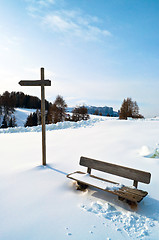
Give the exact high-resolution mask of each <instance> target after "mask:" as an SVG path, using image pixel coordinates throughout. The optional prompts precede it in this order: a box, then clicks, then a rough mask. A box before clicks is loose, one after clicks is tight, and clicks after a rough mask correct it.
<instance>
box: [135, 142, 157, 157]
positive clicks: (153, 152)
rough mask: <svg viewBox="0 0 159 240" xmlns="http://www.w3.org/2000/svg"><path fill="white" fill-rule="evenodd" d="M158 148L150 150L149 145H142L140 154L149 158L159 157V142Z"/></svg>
mask: <svg viewBox="0 0 159 240" xmlns="http://www.w3.org/2000/svg"><path fill="white" fill-rule="evenodd" d="M156 145H157V146H156V148H154V149H152V150H150V149H149V147H147V146H142V148H141V149H140V150H139V154H140V155H141V156H143V157H147V158H159V144H156Z"/></svg>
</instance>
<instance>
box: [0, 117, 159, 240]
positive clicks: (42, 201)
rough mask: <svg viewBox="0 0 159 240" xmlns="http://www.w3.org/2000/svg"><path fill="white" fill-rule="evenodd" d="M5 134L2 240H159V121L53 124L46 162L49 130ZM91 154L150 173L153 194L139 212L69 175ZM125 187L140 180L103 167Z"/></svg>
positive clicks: (1, 138) (1, 139)
mask: <svg viewBox="0 0 159 240" xmlns="http://www.w3.org/2000/svg"><path fill="white" fill-rule="evenodd" d="M17 129H18V130H17V132H16V133H11V132H13V131H12V130H11V129H10V130H8V133H4V132H2V131H1V132H0V153H1V158H0V193H1V197H0V240H15V239H16V240H21V239H23V240H33V239H34V240H37V239H38V240H43V239H47V240H52V239H53V240H66V239H70V240H91V239H92V240H108V239H109V240H110V239H111V240H114V239H119V240H121V239H152V240H157V239H159V237H158V236H159V191H158V186H159V178H158V172H159V158H158V155H157V154H156V155H154V153H156V151H157V152H158V144H159V119H155V121H154V119H148V120H128V121H120V120H118V119H115V118H114V119H113V118H100V117H98V118H96V117H94V118H92V119H90V120H89V121H88V122H81V123H76V124H75V123H74V124H73V125H71V123H67V122H66V123H61V125H60V124H56V125H49V126H47V134H46V135H47V166H46V167H44V166H42V165H41V162H42V160H41V132H39V131H37V127H34V128H31V131H23V130H22V129H23V128H17ZM80 156H86V157H90V158H94V159H99V160H102V161H107V162H111V163H115V164H119V165H124V166H127V167H132V168H136V169H139V170H143V171H148V172H150V173H151V174H152V176H151V182H150V184H148V185H147V184H142V183H139V189H142V190H145V191H148V193H149V195H148V196H147V197H145V198H144V200H143V201H142V202H140V203H139V204H138V208H137V210H136V211H133V210H131V209H130V207H129V206H128V205H127V204H126V203H124V202H121V201H119V200H118V198H117V197H116V196H115V195H112V194H110V193H106V192H102V191H99V190H97V189H94V188H89V189H88V190H86V191H85V192H81V191H76V188H75V184H74V182H73V181H71V180H70V179H68V178H66V175H67V174H68V173H71V172H74V171H76V170H82V171H86V169H85V168H84V167H82V166H79V159H80ZM96 174H98V176H101V177H106V178H109V179H111V180H114V181H117V182H120V183H121V184H125V185H132V181H130V180H127V179H120V180H119V177H117V176H113V175H109V176H108V174H104V173H102V172H96Z"/></svg>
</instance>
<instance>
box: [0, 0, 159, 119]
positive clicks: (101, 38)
mask: <svg viewBox="0 0 159 240" xmlns="http://www.w3.org/2000/svg"><path fill="white" fill-rule="evenodd" d="M0 4H1V5H0V36H1V38H0V75H1V91H0V93H1V94H2V93H3V92H4V91H5V90H8V91H23V92H25V93H27V94H32V95H37V96H39V97H40V89H39V88H38V87H21V86H19V85H18V82H19V81H20V80H21V79H39V78H40V67H44V68H45V78H46V79H48V78H49V79H50V80H52V86H51V87H47V88H46V98H47V99H48V100H50V101H54V99H55V97H56V96H57V94H60V95H62V96H63V97H64V99H65V100H66V102H67V104H68V105H70V106H75V105H77V104H81V103H85V104H88V105H95V106H105V105H107V106H112V107H113V108H114V109H115V110H118V109H119V108H120V106H121V104H122V101H123V99H124V98H127V97H131V98H132V99H133V100H136V101H137V103H138V105H139V108H140V112H141V114H143V115H144V116H154V115H159V106H158V103H159V94H158V89H159V81H158V79H159V1H158V0H151V1H150V0H99V1H97V0H78V1H77V0H15V1H12V0H5V1H3V0H0Z"/></svg>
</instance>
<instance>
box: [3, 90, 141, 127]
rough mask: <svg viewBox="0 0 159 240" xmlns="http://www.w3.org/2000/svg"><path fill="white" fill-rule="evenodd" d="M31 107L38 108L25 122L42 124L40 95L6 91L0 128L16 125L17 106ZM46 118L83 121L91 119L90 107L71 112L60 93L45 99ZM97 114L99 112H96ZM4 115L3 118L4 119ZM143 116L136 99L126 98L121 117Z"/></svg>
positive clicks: (50, 119) (121, 109) (47, 121)
mask: <svg viewBox="0 0 159 240" xmlns="http://www.w3.org/2000/svg"><path fill="white" fill-rule="evenodd" d="M17 107H19V108H30V109H37V110H36V112H34V113H31V114H30V115H29V116H28V118H27V120H26V123H25V125H24V126H25V127H27V126H37V125H40V124H41V110H40V108H41V100H40V99H39V98H38V97H34V96H30V95H26V94H24V93H23V92H11V93H9V92H8V91H5V92H4V93H3V94H2V95H0V120H1V121H0V122H1V126H0V128H7V127H15V126H16V119H15V116H14V111H15V108H17ZM45 107H46V112H45V118H46V124H51V123H57V122H63V121H74V122H77V121H81V120H87V119H89V114H88V109H87V108H86V107H85V106H84V105H83V106H77V107H75V108H74V109H73V110H72V113H71V114H68V113H67V112H66V109H67V104H66V102H65V100H64V99H63V97H62V96H60V95H58V96H57V97H56V99H55V101H54V102H53V103H51V102H48V101H47V100H45ZM96 114H97V113H96ZM2 117H3V119H2ZM128 117H131V118H143V116H142V115H141V114H140V113H139V107H138V104H137V102H136V101H132V99H131V98H127V99H124V101H123V103H122V105H121V108H120V112H119V119H125V120H126V119H127V118H128Z"/></svg>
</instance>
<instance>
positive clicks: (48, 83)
mask: <svg viewBox="0 0 159 240" xmlns="http://www.w3.org/2000/svg"><path fill="white" fill-rule="evenodd" d="M19 84H20V85H21V86H51V81H50V80H43V81H42V80H21V81H20V82H19Z"/></svg>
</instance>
